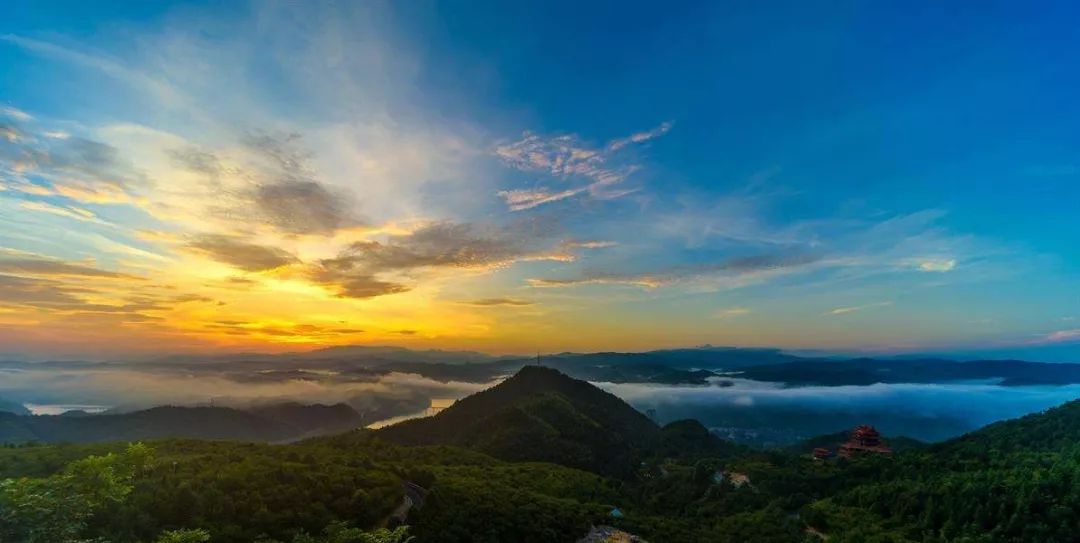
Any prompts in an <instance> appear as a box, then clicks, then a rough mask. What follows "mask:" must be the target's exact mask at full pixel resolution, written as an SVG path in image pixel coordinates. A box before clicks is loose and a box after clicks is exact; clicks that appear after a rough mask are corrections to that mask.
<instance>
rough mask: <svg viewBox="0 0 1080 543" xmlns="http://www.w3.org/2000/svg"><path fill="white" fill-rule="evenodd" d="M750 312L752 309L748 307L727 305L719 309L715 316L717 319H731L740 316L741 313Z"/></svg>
mask: <svg viewBox="0 0 1080 543" xmlns="http://www.w3.org/2000/svg"><path fill="white" fill-rule="evenodd" d="M748 313H750V309H749V308H746V307H726V308H724V309H718V310H716V311H715V312H714V313H713V317H714V318H717V319H721V320H724V319H730V318H733V317H738V316H740V315H746V314H748Z"/></svg>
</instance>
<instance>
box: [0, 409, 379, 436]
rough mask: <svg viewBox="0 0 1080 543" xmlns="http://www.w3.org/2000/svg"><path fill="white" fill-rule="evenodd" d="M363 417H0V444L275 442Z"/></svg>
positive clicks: (309, 412) (305, 413) (278, 413)
mask: <svg viewBox="0 0 1080 543" xmlns="http://www.w3.org/2000/svg"><path fill="white" fill-rule="evenodd" d="M363 422H364V421H363V418H362V417H361V416H360V415H359V414H358V413H357V412H356V411H355V410H354V409H353V408H351V407H349V406H347V405H344V404H337V405H332V406H326V405H300V404H294V403H287V404H273V405H266V406H261V407H254V408H251V409H250V410H241V409H232V408H228V407H173V406H164V407H155V408H152V409H146V410H143V411H135V412H132V413H123V414H112V415H83V416H71V415H15V414H12V413H0V443H26V442H34V441H36V442H43V443H58V442H78V443H87V442H103V441H125V440H126V441H132V440H142V439H161V438H167V437H187V438H199V439H232V440H240V441H264V442H276V441H287V440H294V439H301V438H304V437H311V436H314V435H320V434H326V433H334V432H344V431H347V430H351V429H353V428H357V427H359V426H362V424H363Z"/></svg>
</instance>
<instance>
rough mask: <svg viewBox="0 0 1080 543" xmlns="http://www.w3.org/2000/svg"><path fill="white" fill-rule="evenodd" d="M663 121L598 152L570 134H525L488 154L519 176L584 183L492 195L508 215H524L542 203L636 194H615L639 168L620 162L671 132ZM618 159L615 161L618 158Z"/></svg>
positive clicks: (614, 142)
mask: <svg viewBox="0 0 1080 543" xmlns="http://www.w3.org/2000/svg"><path fill="white" fill-rule="evenodd" d="M671 127H672V123H670V122H665V123H662V124H660V125H659V126H657V127H656V128H653V129H651V130H646V131H643V132H638V133H635V134H631V135H630V136H627V137H624V138H617V139H614V140H612V141H610V142H609V143H608V144H607V145H605V146H603V147H592V146H590V145H588V144H586V143H584V142H582V141H581V140H580V138H578V137H577V136H574V135H560V136H553V137H542V136H540V135H537V134H533V133H531V132H526V133H525V134H523V136H522V138H521V139H520V140H518V141H515V142H511V143H504V144H501V145H498V146H496V147H495V149H494V151H493V152H494V154H495V156H496V157H498V158H499V159H500V160H501V161H502V162H503V163H504V164H506V165H507V166H509V167H511V168H514V169H516V170H521V171H524V172H540V173H545V174H547V175H550V176H552V177H555V178H556V179H558V180H560V181H563V182H569V181H573V180H574V179H577V178H581V179H585V180H586V181H588V182H587V183H586V184H579V185H578V186H576V187H574V188H570V189H563V190H553V189H550V188H532V189H509V190H503V191H499V192H498V196H500V197H502V198H503V200H504V201H505V203H506V205H507V206H508V207H509V209H510V210H511V211H524V210H527V209H532V208H535V207H538V206H541V205H544V204H549V203H553V202H558V201H561V200H566V199H568V198H572V197H575V196H577V195H579V194H585V193H588V194H589V195H590V196H591V197H593V198H594V199H601V200H606V199H614V198H618V197H620V196H624V195H626V194H629V193H631V192H634V191H636V190H637V189H618V188H615V185H618V184H620V183H622V182H623V181H624V180H626V178H627V177H629V176H630V175H631V174H633V173H634V172H636V171H638V170H639V169H640V168H641V166H640V165H638V164H636V163H634V162H633V161H631V160H628V159H626V158H625V157H620V156H619V154H620V151H623V150H624V149H625V148H627V147H629V146H631V145H635V144H640V143H644V142H647V141H649V140H652V139H654V138H657V137H660V136H662V135H664V134H666V133H667V132H668V131H669V130H671ZM620 158H623V160H622V161H621V162H620V161H619V160H618V159H620Z"/></svg>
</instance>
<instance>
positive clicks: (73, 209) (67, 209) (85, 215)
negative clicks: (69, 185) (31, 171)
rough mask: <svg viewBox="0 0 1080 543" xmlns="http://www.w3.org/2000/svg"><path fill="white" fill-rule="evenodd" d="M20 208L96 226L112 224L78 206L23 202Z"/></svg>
mask: <svg viewBox="0 0 1080 543" xmlns="http://www.w3.org/2000/svg"><path fill="white" fill-rule="evenodd" d="M19 207H22V208H23V209H29V210H31V211H40V212H42V213H51V214H53V215H59V216H61V217H67V218H69V219H75V220H77V221H83V222H92V223H96V224H102V225H108V224H110V223H108V222H106V221H103V220H101V219H100V218H98V217H97V215H95V214H94V212H93V211H90V210H88V209H84V208H81V207H78V206H74V205H70V206H60V205H54V204H50V203H48V202H32V201H28V202H21V203H20V204H19Z"/></svg>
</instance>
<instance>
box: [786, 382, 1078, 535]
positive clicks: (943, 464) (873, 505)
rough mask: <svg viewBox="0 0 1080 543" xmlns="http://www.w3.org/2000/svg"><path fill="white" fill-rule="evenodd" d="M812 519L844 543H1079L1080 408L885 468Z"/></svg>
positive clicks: (1008, 425) (985, 432)
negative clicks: (869, 542) (877, 541)
mask: <svg viewBox="0 0 1080 543" xmlns="http://www.w3.org/2000/svg"><path fill="white" fill-rule="evenodd" d="M863 473H865V475H864V477H865V479H864V480H862V481H861V482H859V484H856V485H855V486H853V487H851V488H849V489H847V490H845V491H842V492H839V493H837V494H836V495H835V496H833V497H831V498H829V499H827V500H823V501H821V502H818V503H816V504H814V505H813V506H812V507H810V508H809V509H808V511H807V515H806V519H807V520H808V522H810V523H811V524H812V525H814V526H815V527H816V528H817V529H819V530H821V531H824V532H827V533H832V534H835V535H838V536H842V539H843V538H846V539H843V540H845V541H847V540H850V541H862V540H871V539H873V538H879V537H880V538H885V537H893V538H895V539H880V540H882V541H886V540H888V541H894V540H895V541H930V542H938V541H1032V542H1035V541H1038V542H1061V543H1066V542H1075V541H1078V534H1080V400H1074V401H1072V402H1069V403H1067V404H1064V405H1062V406H1060V407H1057V408H1054V409H1050V410H1048V411H1046V412H1043V413H1037V414H1032V415H1028V416H1025V417H1022V418H1019V419H1015V420H1009V421H1004V422H999V423H995V424H992V425H990V426H987V427H985V428H983V429H980V430H978V431H975V432H972V433H970V434H967V435H965V436H961V437H959V438H956V439H952V440H949V441H946V442H943V443H939V444H936V445H932V446H930V447H926V448H923V449H919V450H915V451H912V452H910V453H908V454H901V455H898V456H897V457H896V458H895V459H892V460H889V461H883V462H880V463H879V464H878V465H876V466H875V469H874V470H873V471H869V472H865V471H864V472H863Z"/></svg>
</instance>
